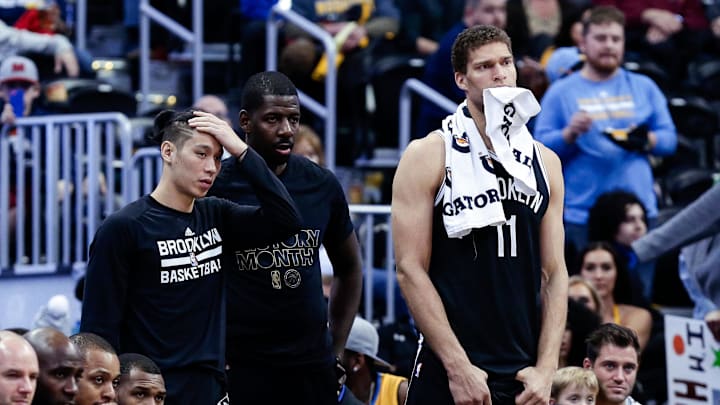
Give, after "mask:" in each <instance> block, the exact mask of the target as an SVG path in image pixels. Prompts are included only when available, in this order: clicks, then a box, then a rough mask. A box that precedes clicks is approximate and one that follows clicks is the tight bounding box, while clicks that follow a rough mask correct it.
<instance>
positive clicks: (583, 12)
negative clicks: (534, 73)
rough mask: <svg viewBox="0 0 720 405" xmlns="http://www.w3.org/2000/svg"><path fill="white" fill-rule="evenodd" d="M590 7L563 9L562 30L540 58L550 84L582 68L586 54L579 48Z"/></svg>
mask: <svg viewBox="0 0 720 405" xmlns="http://www.w3.org/2000/svg"><path fill="white" fill-rule="evenodd" d="M590 8H591V6H590V5H586V6H582V7H579V8H575V9H571V10H564V11H563V22H562V25H561V26H560V31H559V32H558V34H557V35H556V36H555V39H554V41H553V44H552V45H551V46H549V47H547V48H546V49H545V51H544V52H543V55H542V57H541V58H540V64H541V65H542V66H543V67H544V68H545V74H546V75H547V78H548V80H549V82H550V84H552V83H553V82H554V81H556V80H558V79H561V78H563V77H565V76H567V75H569V74H570V73H573V72H576V71H578V70H580V68H582V65H583V63H584V62H585V56H584V55H583V54H582V53H580V48H579V46H580V43H581V42H582V31H583V23H582V21H583V19H585V18H587V16H588V15H589V14H590V11H589V10H590Z"/></svg>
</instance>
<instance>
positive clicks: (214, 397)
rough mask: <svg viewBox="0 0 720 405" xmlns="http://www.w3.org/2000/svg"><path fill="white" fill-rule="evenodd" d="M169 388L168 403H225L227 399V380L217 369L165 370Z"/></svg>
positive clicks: (169, 404) (164, 376)
mask: <svg viewBox="0 0 720 405" xmlns="http://www.w3.org/2000/svg"><path fill="white" fill-rule="evenodd" d="M163 379H164V380H165V388H166V389H167V397H166V398H165V404H166V405H186V404H208V405H224V404H225V403H226V402H223V401H227V392H226V391H225V382H224V381H223V378H222V377H221V375H220V374H219V373H218V372H217V371H213V370H210V369H203V368H184V369H177V370H167V371H163Z"/></svg>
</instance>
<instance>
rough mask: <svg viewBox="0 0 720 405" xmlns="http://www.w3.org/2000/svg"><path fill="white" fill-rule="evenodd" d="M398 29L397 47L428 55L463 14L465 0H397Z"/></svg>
mask: <svg viewBox="0 0 720 405" xmlns="http://www.w3.org/2000/svg"><path fill="white" fill-rule="evenodd" d="M395 4H397V7H398V9H399V10H400V15H402V18H401V19H400V30H399V32H398V38H397V39H396V49H397V50H398V51H399V52H402V53H409V54H416V55H418V56H420V57H428V56H430V55H432V54H433V53H435V51H437V50H438V46H439V41H440V39H441V38H442V37H443V35H444V34H445V32H446V31H447V30H449V29H450V28H451V27H452V26H453V24H455V23H457V22H458V21H460V19H461V18H462V12H463V7H464V5H465V0H450V1H443V0H424V1H417V0H396V1H395Z"/></svg>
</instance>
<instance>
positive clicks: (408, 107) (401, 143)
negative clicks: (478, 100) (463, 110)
mask: <svg viewBox="0 0 720 405" xmlns="http://www.w3.org/2000/svg"><path fill="white" fill-rule="evenodd" d="M412 93H416V94H418V95H419V96H421V97H423V98H425V99H426V100H428V101H430V102H431V103H433V104H435V105H437V106H438V107H440V108H444V109H445V110H446V111H447V112H448V113H449V114H452V113H454V112H455V109H456V108H457V103H456V102H454V101H452V100H450V99H449V98H447V97H445V96H444V95H442V94H441V93H440V92H438V91H437V90H435V89H433V88H432V87H430V86H428V85H427V84H425V83H423V82H421V81H420V80H418V79H407V80H405V83H404V84H403V86H402V88H401V89H400V100H399V101H398V102H399V103H400V107H399V108H400V110H399V111H400V114H399V117H398V120H399V122H398V158H399V157H400V156H401V155H402V153H403V152H404V151H405V149H406V148H407V146H408V144H409V143H410V124H411V122H412ZM438 124H439V123H438Z"/></svg>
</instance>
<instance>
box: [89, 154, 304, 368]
mask: <svg viewBox="0 0 720 405" xmlns="http://www.w3.org/2000/svg"><path fill="white" fill-rule="evenodd" d="M236 166H237V167H233V168H230V169H229V170H233V171H237V172H238V173H243V174H244V175H246V176H247V177H248V178H250V179H252V180H251V181H252V183H253V189H254V190H255V192H256V193H257V195H258V197H259V201H260V206H240V205H236V204H233V203H231V202H229V201H226V200H222V199H218V198H201V199H197V200H196V201H195V205H194V207H193V210H192V212H190V213H184V212H180V211H176V210H174V209H171V208H169V207H166V206H164V205H161V204H160V203H158V202H157V201H156V200H154V199H153V198H152V197H150V196H144V197H142V198H140V199H139V200H137V201H135V202H133V203H131V204H128V205H127V206H126V207H124V208H122V209H121V210H119V211H117V212H116V213H114V214H112V215H110V216H109V217H108V218H107V219H106V220H105V221H104V222H103V224H102V225H101V226H100V228H99V229H98V231H97V233H96V235H95V239H94V240H93V243H92V244H91V246H90V259H89V261H88V267H87V277H86V280H85V294H84V300H83V308H82V321H81V326H80V330H81V331H83V332H92V333H96V334H98V335H100V336H102V337H104V338H105V339H107V340H108V341H109V342H110V343H111V344H112V345H113V346H114V347H115V348H116V349H117V350H118V353H125V352H137V353H142V354H145V355H147V356H148V357H150V358H151V359H153V360H154V361H155V362H156V363H157V364H158V366H160V368H161V369H162V370H163V371H166V370H170V369H180V368H186V367H201V368H208V369H210V370H213V372H218V373H222V372H223V371H224V363H223V362H224V356H223V354H224V343H225V342H224V327H225V302H224V296H223V295H224V294H223V292H224V289H223V285H224V284H223V277H224V276H223V272H221V270H222V267H223V266H222V262H221V256H222V252H223V248H224V246H226V245H227V244H228V243H229V242H230V241H232V245H233V246H246V247H249V246H258V245H262V244H267V243H269V242H270V241H275V240H282V239H284V238H287V236H288V235H290V234H294V233H296V232H297V230H298V221H299V214H298V212H297V210H296V208H295V207H294V205H293V203H292V202H291V200H290V196H289V195H288V194H287V191H286V190H285V188H284V187H283V186H282V184H281V183H280V182H279V181H278V180H277V178H276V177H275V175H274V174H273V173H272V172H270V170H269V169H268V168H267V166H266V165H265V162H264V161H263V160H262V158H260V156H258V155H257V154H256V153H254V152H252V151H249V152H248V154H247V155H246V157H245V159H243V161H242V163H240V164H238V165H236Z"/></svg>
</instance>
